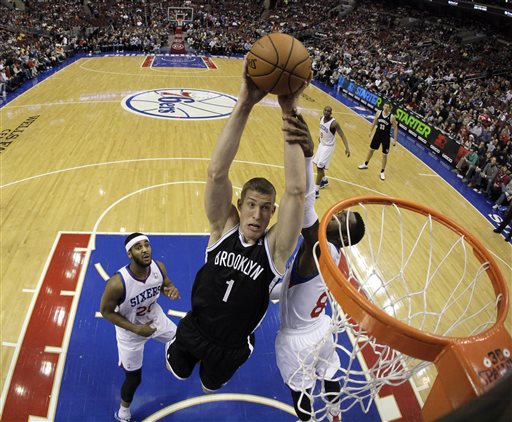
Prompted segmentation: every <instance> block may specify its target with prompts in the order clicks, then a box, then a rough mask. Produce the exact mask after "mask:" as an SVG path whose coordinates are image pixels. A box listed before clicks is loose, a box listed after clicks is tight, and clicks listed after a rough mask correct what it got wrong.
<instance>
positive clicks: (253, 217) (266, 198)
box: [239, 190, 275, 242]
mask: <svg viewBox="0 0 512 422" xmlns="http://www.w3.org/2000/svg"><path fill="white" fill-rule="evenodd" d="M239 211H240V229H241V230H242V233H243V235H244V236H245V238H246V240H247V241H253V242H255V241H257V240H258V239H259V238H260V237H261V236H263V234H264V233H265V230H266V228H267V227H268V224H269V222H270V219H271V218H272V215H273V214H274V211H275V206H274V197H273V195H269V194H264V193H260V192H256V191H253V190H250V191H248V192H247V193H246V195H245V198H244V200H243V202H242V203H241V204H240V205H239Z"/></svg>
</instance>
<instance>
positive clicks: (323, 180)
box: [320, 179, 329, 189]
mask: <svg viewBox="0 0 512 422" xmlns="http://www.w3.org/2000/svg"><path fill="white" fill-rule="evenodd" d="M327 186H329V181H328V180H327V179H322V180H320V189H323V188H326V187H327Z"/></svg>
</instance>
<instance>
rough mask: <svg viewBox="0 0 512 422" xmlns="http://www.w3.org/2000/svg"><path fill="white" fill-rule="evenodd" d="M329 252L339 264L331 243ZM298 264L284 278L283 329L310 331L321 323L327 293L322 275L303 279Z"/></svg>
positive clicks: (280, 303)
mask: <svg viewBox="0 0 512 422" xmlns="http://www.w3.org/2000/svg"><path fill="white" fill-rule="evenodd" d="M329 250H330V252H331V256H332V258H333V259H334V261H335V262H336V263H338V261H339V258H340V254H339V252H338V251H337V249H336V248H335V246H334V245H332V244H331V243H329ZM297 263H298V259H295V261H294V263H293V266H292V267H291V268H289V269H288V270H287V271H286V274H285V275H284V278H283V285H282V288H281V295H280V298H279V309H280V317H281V329H282V330H304V331H309V330H311V329H312V328H313V327H314V326H315V325H316V323H317V321H320V318H318V317H319V316H321V315H324V313H325V307H326V305H327V301H328V299H327V293H326V289H325V285H324V283H323V281H322V279H321V278H320V275H319V274H317V275H316V276H314V277H310V278H306V277H301V276H300V275H299V274H298V273H297V272H296V268H295V266H296V265H297Z"/></svg>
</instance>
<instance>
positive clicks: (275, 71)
mask: <svg viewBox="0 0 512 422" xmlns="http://www.w3.org/2000/svg"><path fill="white" fill-rule="evenodd" d="M247 62H248V69H249V76H250V77H251V79H252V81H253V82H254V83H255V84H256V85H257V86H258V87H259V88H260V89H262V90H264V91H266V92H269V93H271V94H276V95H288V94H295V93H296V92H297V91H299V90H300V89H301V88H302V87H303V86H304V82H305V81H306V82H308V81H309V79H310V76H311V58H310V57H309V54H308V51H307V50H306V48H305V47H304V45H302V43H301V42H300V41H299V40H297V39H295V38H293V37H292V36H290V35H287V34H280V33H278V32H275V33H272V34H269V35H265V36H264V37H262V38H260V39H259V40H258V41H256V42H255V43H254V44H253V46H252V48H251V50H250V51H249V53H248V54H247Z"/></svg>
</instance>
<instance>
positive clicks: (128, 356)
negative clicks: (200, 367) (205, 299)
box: [116, 308, 176, 371]
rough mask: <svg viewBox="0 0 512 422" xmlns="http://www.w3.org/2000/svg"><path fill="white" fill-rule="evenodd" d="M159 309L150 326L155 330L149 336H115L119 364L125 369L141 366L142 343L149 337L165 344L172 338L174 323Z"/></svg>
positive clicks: (134, 368)
mask: <svg viewBox="0 0 512 422" xmlns="http://www.w3.org/2000/svg"><path fill="white" fill-rule="evenodd" d="M159 311H160V312H158V311H157V312H156V313H155V314H156V315H155V316H156V318H155V319H154V320H153V324H152V326H153V327H155V328H156V331H155V332H154V333H153V335H152V336H151V337H142V336H138V335H136V334H133V336H132V337H131V338H127V336H119V335H118V336H117V351H118V354H119V366H122V367H123V368H124V369H126V370H127V371H136V370H137V369H140V368H142V358H143V356H144V345H145V344H146V342H147V341H148V340H149V339H155V340H158V341H159V342H161V343H164V344H165V343H167V342H168V341H171V340H172V339H173V338H174V336H175V334H176V324H175V323H174V322H172V321H171V320H170V319H169V318H167V316H166V315H165V314H164V312H163V310H162V309H161V308H160V309H159ZM116 328H118V327H116ZM116 331H117V330H116ZM124 331H126V330H124Z"/></svg>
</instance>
